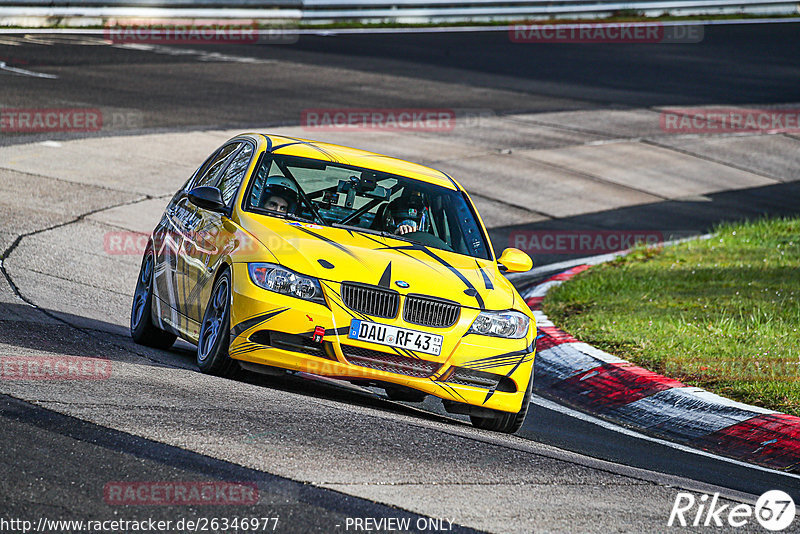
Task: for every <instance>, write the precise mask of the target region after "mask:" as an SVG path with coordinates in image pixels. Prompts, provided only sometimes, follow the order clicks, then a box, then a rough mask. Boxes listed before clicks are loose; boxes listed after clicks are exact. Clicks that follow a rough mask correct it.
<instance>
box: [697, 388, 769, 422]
mask: <svg viewBox="0 0 800 534" xmlns="http://www.w3.org/2000/svg"><path fill="white" fill-rule="evenodd" d="M691 393H692V395H694V396H696V397H699V398H700V399H701V400H702V401H703V402H707V403H709V404H721V405H723V406H727V407H729V408H737V409H739V410H746V411H748V412H756V413H760V414H765V415H768V414H776V413H781V412H776V411H775V410H768V409H766V408H761V407H760V406H753V405H751V404H745V403H743V402H738V401H735V400H731V399H726V398H725V397H720V396H719V395H717V394H716V393H711V392H710V391H707V390H705V389H702V388H693V391H692V392H691Z"/></svg>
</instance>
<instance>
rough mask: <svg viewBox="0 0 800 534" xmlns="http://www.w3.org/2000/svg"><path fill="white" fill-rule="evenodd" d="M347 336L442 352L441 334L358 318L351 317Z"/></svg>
mask: <svg viewBox="0 0 800 534" xmlns="http://www.w3.org/2000/svg"><path fill="white" fill-rule="evenodd" d="M347 337H349V338H350V339H357V340H359V341H369V342H370V343H377V344H379V345H388V346H389V347H398V348H401V349H408V350H413V351H415V352H424V353H425V354H433V355H434V356H438V355H439V353H441V352H442V336H440V335H439V334H428V333H427V332H418V331H416V330H409V329H408V328H398V327H396V326H391V325H388V324H380V323H371V322H369V321H362V320H360V319H353V321H352V322H351V323H350V332H349V333H348V334H347Z"/></svg>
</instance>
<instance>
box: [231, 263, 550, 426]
mask: <svg viewBox="0 0 800 534" xmlns="http://www.w3.org/2000/svg"><path fill="white" fill-rule="evenodd" d="M325 286H326V287H325V292H326V300H327V302H328V306H324V305H322V304H317V303H313V302H309V301H305V300H301V299H297V298H293V297H289V296H285V295H280V294H277V293H273V292H270V291H267V290H265V289H262V288H260V287H257V286H255V285H254V284H253V283H252V282H251V281H250V277H249V274H248V272H247V265H246V264H244V263H236V264H233V306H232V308H231V346H230V355H231V357H232V358H234V359H236V360H241V361H245V362H250V363H255V364H261V365H268V366H273V367H280V368H283V369H290V370H294V371H303V372H306V373H311V374H315V375H321V376H327V377H335V378H342V379H346V380H354V381H365V382H374V383H378V384H381V383H390V384H397V385H401V386H406V387H410V388H413V389H416V390H419V391H423V392H425V393H427V394H430V395H434V396H436V397H439V398H442V399H446V400H450V401H455V402H461V403H465V404H469V405H473V406H480V407H483V408H489V409H494V410H500V411H505V412H517V411H519V409H520V407H521V405H522V399H523V396H524V392H525V390H526V388H527V386H528V382H529V380H531V379H532V370H533V358H534V352H535V348H534V346H535V345H534V337H535V332H536V327H535V324H532V325H531V329H530V331H529V333H528V336H527V337H526V338H524V339H502V338H496V337H488V336H479V335H475V334H470V335H464V333H465V332H466V331H467V330H468V329H469V326H470V325H471V324H472V321H473V320H474V318H475V316H476V315H477V313H478V311H477V310H472V309H470V308H462V312H461V316H460V318H459V320H458V322H457V323H456V324H455V325H453V326H452V327H449V328H426V327H423V326H419V325H416V324H409V323H405V322H404V321H403V319H402V317H401V315H402V314H399V315H400V316H399V317H397V318H395V319H375V322H380V323H386V324H393V325H396V326H399V327H403V328H410V329H412V330H418V331H419V330H421V331H425V332H429V333H432V334H441V335H442V336H444V339H443V343H442V351H441V353H440V354H439V355H438V356H433V355H428V354H422V353H408V352H403V351H395V350H393V349H392V348H391V347H388V346H384V345H380V344H375V343H368V342H364V341H357V340H354V339H350V338H348V337H347V334H348V331H349V329H350V321H351V320H352V319H353V318H354V317H353V314H352V312H350V311H349V310H348V309H347V308H346V307H344V306H343V305H342V303H341V300H340V299H339V298H338V289H339V286H338V284H332V283H328V282H326V283H325ZM531 321H533V320H531ZM318 327H322V328H323V329H324V330H325V333H324V336H323V338H322V340H321V341H320V342H315V341H314V340H313V338H314V332H315V330H316V329H317V328H318Z"/></svg>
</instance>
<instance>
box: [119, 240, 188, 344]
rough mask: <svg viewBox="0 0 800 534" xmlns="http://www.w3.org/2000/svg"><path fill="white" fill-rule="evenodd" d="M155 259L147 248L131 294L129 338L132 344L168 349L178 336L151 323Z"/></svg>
mask: <svg viewBox="0 0 800 534" xmlns="http://www.w3.org/2000/svg"><path fill="white" fill-rule="evenodd" d="M154 266H155V257H154V255H153V251H152V250H151V249H150V248H148V249H147V250H146V251H145V253H144V257H143V258H142V266H141V267H140V268H139V278H138V279H137V280H136V290H135V291H134V294H133V303H132V305H131V325H130V326H131V338H133V341H134V343H137V344H139V345H145V346H147V347H153V348H156V349H168V348H170V347H171V346H172V344H173V343H175V340H176V339H177V337H178V336H176V335H175V334H173V333H171V332H165V331H163V330H161V329H160V328H158V327H157V326H156V325H155V324H154V323H153V313H152V310H153V276H154V275H153V269H154Z"/></svg>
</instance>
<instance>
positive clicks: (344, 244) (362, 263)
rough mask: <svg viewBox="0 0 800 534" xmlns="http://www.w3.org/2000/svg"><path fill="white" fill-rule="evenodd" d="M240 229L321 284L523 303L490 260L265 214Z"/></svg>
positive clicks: (483, 304) (497, 305)
mask: <svg viewBox="0 0 800 534" xmlns="http://www.w3.org/2000/svg"><path fill="white" fill-rule="evenodd" d="M241 224H242V226H243V227H244V228H245V229H246V230H247V231H248V232H249V233H251V234H252V235H254V236H255V237H256V238H257V239H258V240H259V241H260V242H261V243H262V244H264V246H265V247H266V248H267V249H269V251H270V253H271V254H272V255H274V257H275V258H276V259H277V261H278V262H279V263H280V264H281V265H283V266H285V267H288V268H289V269H292V270H294V271H297V272H299V273H302V274H306V275H309V276H314V277H316V278H319V279H320V280H325V281H329V282H344V281H350V282H361V283H365V284H371V285H380V286H384V287H387V288H391V289H394V290H396V291H398V292H400V293H401V294H408V293H416V294H423V295H431V296H435V297H439V298H444V299H449V300H453V301H456V302H458V303H459V304H461V305H462V306H469V307H473V308H480V309H489V310H506V309H510V308H513V307H514V304H515V300H516V299H518V298H519V297H518V296H517V295H516V290H515V289H514V288H513V286H512V285H511V283H510V282H509V281H508V280H507V279H506V278H505V277H504V276H503V275H502V274H501V273H500V272H499V270H498V269H497V266H496V265H495V264H494V263H493V262H491V261H489V260H482V259H477V258H473V257H470V256H465V255H462V254H456V253H453V252H448V251H445V250H441V249H436V248H433V247H427V246H424V245H420V244H415V243H410V242H407V241H402V240H399V239H393V238H387V237H382V236H380V235H373V234H368V233H364V232H358V231H355V230H347V229H342V228H332V227H329V226H320V225H316V224H308V223H301V222H295V221H288V220H284V219H278V218H273V217H267V216H262V215H254V216H248V217H245V218H243V219H242V221H241ZM268 261H273V260H272V258H270V259H269V260H268ZM406 284H407V287H404V286H406ZM517 304H519V303H518V302H517Z"/></svg>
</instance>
